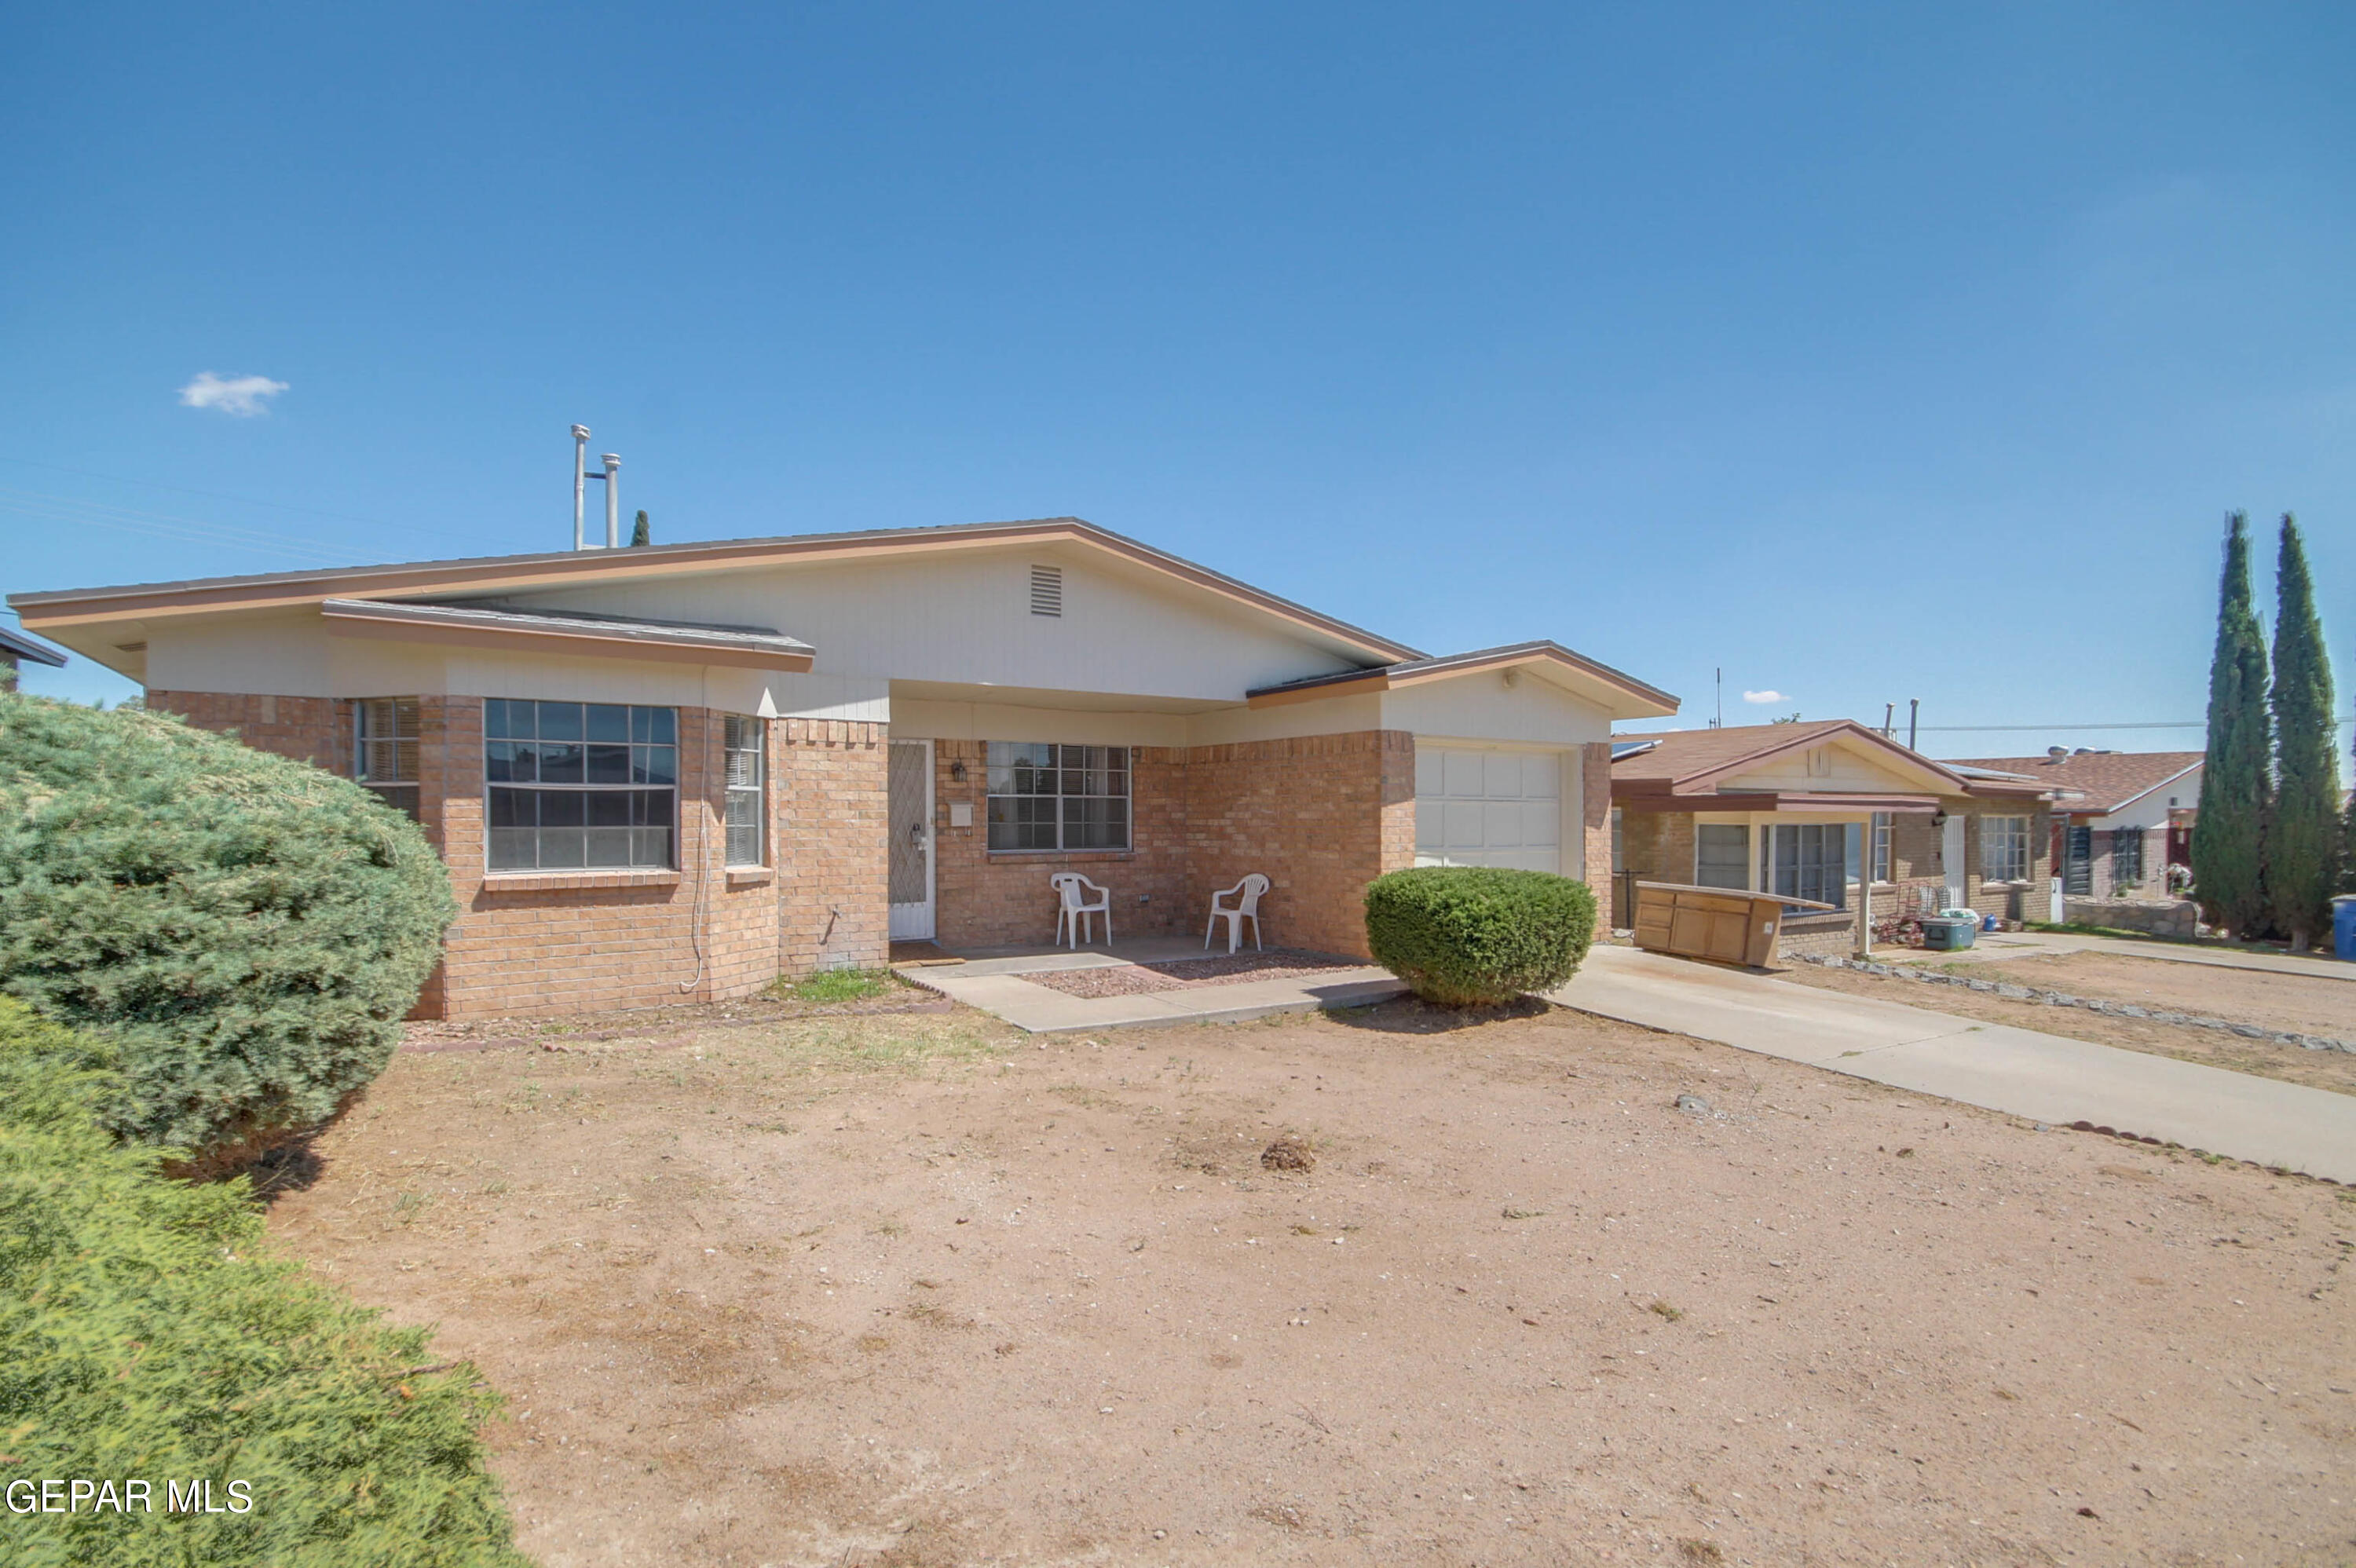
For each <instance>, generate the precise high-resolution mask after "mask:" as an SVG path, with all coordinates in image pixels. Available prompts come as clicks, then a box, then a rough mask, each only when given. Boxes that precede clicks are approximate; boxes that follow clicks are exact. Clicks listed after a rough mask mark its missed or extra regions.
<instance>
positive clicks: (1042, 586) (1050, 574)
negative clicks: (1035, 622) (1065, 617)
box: [1031, 566, 1064, 615]
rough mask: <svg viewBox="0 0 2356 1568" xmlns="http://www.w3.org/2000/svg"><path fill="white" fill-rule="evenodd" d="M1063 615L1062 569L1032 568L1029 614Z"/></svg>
mask: <svg viewBox="0 0 2356 1568" xmlns="http://www.w3.org/2000/svg"><path fill="white" fill-rule="evenodd" d="M1031 613H1033V615H1061V614H1062V613H1064V569H1063V568H1062V567H1060V566H1034V567H1033V568H1032V569H1031Z"/></svg>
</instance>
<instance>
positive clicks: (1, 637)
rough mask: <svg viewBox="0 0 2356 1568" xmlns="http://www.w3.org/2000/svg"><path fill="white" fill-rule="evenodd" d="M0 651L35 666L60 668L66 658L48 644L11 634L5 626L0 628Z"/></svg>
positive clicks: (21, 635) (22, 635)
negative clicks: (29, 661)
mask: <svg viewBox="0 0 2356 1568" xmlns="http://www.w3.org/2000/svg"><path fill="white" fill-rule="evenodd" d="M0 651H5V652H7V653H9V654H12V655H14V656H16V657H17V658H20V659H29V660H31V661H32V662H33V663H35V664H45V665H55V666H58V667H60V668H62V667H64V665H65V662H66V656H65V655H63V654H61V653H59V652H58V650H57V649H55V648H53V647H51V646H49V645H48V644H47V643H44V642H38V641H36V640H35V639H34V638H31V637H28V636H27V635H24V634H23V633H22V632H12V631H10V630H9V629H8V628H7V627H5V626H0Z"/></svg>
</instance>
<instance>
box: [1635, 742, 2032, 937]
mask: <svg viewBox="0 0 2356 1568" xmlns="http://www.w3.org/2000/svg"><path fill="white" fill-rule="evenodd" d="M1614 750H1615V752H1616V755H1615V756H1614V758H1613V760H1612V841H1613V856H1612V859H1613V862H1614V865H1615V867H1616V868H1617V869H1619V870H1620V871H1621V872H1622V873H1623V880H1646V881H1662V882H1684V883H1692V884H1697V885H1699V886H1703V887H1718V888H1740V889H1744V890H1747V891H1758V892H1772V893H1780V894H1783V896H1785V897H1787V898H1797V899H1807V900H1811V901H1815V902H1818V903H1827V904H1831V905H1833V906H1834V907H1835V908H1836V909H1837V910H1840V911H1844V912H1847V911H1853V910H1854V909H1855V907H1856V901H1857V898H1858V879H1859V877H1860V875H1863V874H1867V873H1868V871H1869V874H1870V876H1871V879H1872V884H1873V899H1874V905H1875V913H1876V917H1877V920H1879V919H1884V918H1890V919H1894V918H1898V917H1900V916H1902V915H1906V914H1913V913H1918V912H1923V911H1926V910H1929V909H1936V908H1944V907H1950V906H1967V907H1969V908H1972V909H1976V910H1978V911H1980V912H1983V913H1987V914H1994V915H1997V916H1998V917H2000V918H2003V919H2006V920H2011V921H2018V920H2022V919H2042V918H2044V916H2045V914H2046V913H2047V912H2048V908H2049V900H2048V898H2047V890H2046V880H2047V878H2048V877H2049V876H2050V875H2051V860H2050V858H2049V850H2048V848H2047V842H2048V839H2047V831H2048V813H2049V810H2050V803H2051V798H2052V796H2053V795H2054V793H2055V786H2053V785H2051V784H2044V783H2040V782H2038V781H2035V780H2030V779H2022V778H2017V777H2011V776H1999V775H1996V774H1992V773H1984V772H1982V771H1980V770H1976V769H1963V768H1958V767H1957V766H1955V765H1954V764H1953V763H1936V762H1933V761H1932V760H1931V759H1930V758H1928V757H1925V756H1923V755H1922V753H1920V752H1913V751H1910V750H1909V749H1907V748H1906V747H1904V746H1902V745H1900V744H1899V743H1898V742H1897V741H1892V740H1890V739H1889V738H1887V737H1885V736H1883V735H1882V734H1881V733H1880V732H1879V731H1874V730H1869V729H1868V728H1867V727H1866V726H1864V725H1862V724H1859V723H1857V722H1855V721H1854V720H1847V719H1834V720H1820V721H1818V722H1815V723H1793V724H1752V725H1742V726H1739V727H1736V728H1733V729H1720V730H1673V731H1664V732H1662V733H1658V734H1647V735H1622V736H1621V737H1620V738H1619V741H1618V742H1617V744H1616V745H1615V747H1614ZM1868 857H1870V859H1868ZM1621 891H1622V898H1623V899H1624V887H1623V888H1622V890H1621ZM1614 918H1615V923H1619V924H1622V925H1625V924H1626V923H1627V922H1628V919H1629V912H1628V911H1626V910H1624V909H1615V915H1614ZM1855 923H1856V922H1855V916H1854V914H1850V913H1838V914H1828V915H1827V914H1816V915H1793V916H1791V917H1789V918H1787V919H1786V920H1785V921H1784V923H1783V936H1782V945H1783V951H1785V952H1786V953H1813V952H1819V951H1821V952H1826V953H1836V952H1846V951H1847V949H1848V946H1849V944H1851V943H1852V942H1853V940H1854V937H1853V934H1852V933H1853V932H1854V929H1855Z"/></svg>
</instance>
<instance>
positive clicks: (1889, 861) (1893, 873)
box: [1872, 811, 1898, 882]
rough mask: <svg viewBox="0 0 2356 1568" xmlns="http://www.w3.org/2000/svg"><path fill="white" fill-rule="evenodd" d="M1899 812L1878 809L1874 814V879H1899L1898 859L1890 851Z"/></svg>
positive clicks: (1889, 880) (1882, 880)
mask: <svg viewBox="0 0 2356 1568" xmlns="http://www.w3.org/2000/svg"><path fill="white" fill-rule="evenodd" d="M1897 823H1898V814H1897V813H1895V812H1891V811H1877V812H1875V813H1874V814H1873V822H1872V829H1873V880H1875V881H1877V882H1894V881H1896V880H1898V875H1897V873H1898V860H1897V858H1896V857H1895V856H1894V855H1893V854H1891V852H1890V840H1891V838H1892V837H1894V836H1895V834H1896V831H1897Z"/></svg>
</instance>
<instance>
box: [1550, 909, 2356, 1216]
mask: <svg viewBox="0 0 2356 1568" xmlns="http://www.w3.org/2000/svg"><path fill="white" fill-rule="evenodd" d="M2122 945H2132V944H2122ZM1551 999H1552V1000H1555V1001H1558V1002H1560V1003H1562V1004H1563V1005H1564V1006H1566V1007H1571V1008H1579V1009H1580V1011H1582V1012H1590V1013H1595V1014H1598V1015H1600V1016H1601V1017H1604V1018H1609V1019H1621V1020H1622V1021H1623V1022H1627V1023H1633V1024H1642V1025H1644V1026H1645V1027H1646V1028H1649V1029H1668V1030H1672V1031H1674V1032H1676V1033H1678V1034H1687V1035H1694V1036H1697V1037H1698V1038H1700V1039H1702V1040H1717V1041H1719V1042H1720V1043H1721V1044H1725V1045H1731V1046H1736V1047H1739V1048H1740V1049H1741V1050H1744V1051H1759V1052H1761V1053H1762V1054H1763V1055H1767V1056H1780V1057H1783V1059H1784V1060H1786V1061H1804V1062H1806V1063H1808V1064H1809V1065H1811V1066H1815V1067H1827V1068H1830V1069H1832V1070H1833V1071H1834V1072H1846V1073H1849V1074H1851V1075H1853V1076H1855V1077H1858V1078H1870V1079H1872V1080H1874V1081H1875V1082H1877V1083H1888V1084H1891V1085H1893V1086H1895V1087H1897V1088H1901V1089H1910V1090H1913V1091H1915V1092H1917V1093H1924V1094H1936V1095H1939V1096H1941V1097H1942V1098H1944V1099H1949V1100H1961V1101H1963V1102H1964V1103H1965V1104H1972V1105H1982V1106H1986V1107H1987V1108H1988V1109H1990V1110H1995V1111H2005V1112H2009V1113H2011V1114H2012V1115H2019V1116H2029V1117H2032V1118H2034V1119H2036V1120H2039V1121H2043V1122H2052V1123H2059V1124H2068V1123H2071V1122H2080V1121H2083V1122H2091V1123H2093V1124H2094V1125H2096V1126H2105V1127H2113V1128H2115V1129H2117V1130H2118V1131H2120V1132H2122V1133H2133V1134H2136V1135H2139V1136H2146V1137H2155V1138H2158V1139H2160V1140H2161V1141H2163V1142H2167V1143H2177V1144H2182V1145H2184V1146H2185V1147H2188V1148H2199V1149H2206V1150H2208V1151H2209V1152H2211V1153H2212V1154H2220V1155H2226V1156H2230V1157H2233V1158H2235V1159H2247V1160H2254V1161H2256V1162H2257V1163H2259V1164H2261V1165H2268V1166H2280V1167H2282V1168H2284V1169H2286V1170H2298V1171H2305V1172H2307V1173H2308V1174H2309V1175H2312V1176H2328V1177H2330V1178H2332V1179H2334V1180H2338V1181H2345V1182H2356V1096H2351V1095H2346V1094H2335V1093H2331V1092H2330V1091H2329V1090H2325V1089H2309V1088H2307V1087H2304V1086H2303V1085H2300V1084H2296V1083H2278V1082H2276V1080H2274V1079H2271V1078H2255V1077H2252V1076H2250V1075H2249V1074H2247V1073H2242V1072H2225V1071H2224V1070H2222V1069H2221V1068H2215V1067H2203V1066H2200V1065H2198V1064H2197V1063H2194V1062H2190V1061H2177V1060H2175V1059H2174V1058H2173V1057H2166V1056H2151V1055H2147V1054H2145V1053H2144V1052H2141V1051H2121V1050H2118V1049H2116V1048H2115V1047H2113V1046H2107V1045H2094V1044H2092V1043H2090V1042H2088V1041H2085V1040H2066V1039H2063V1038H2062V1037H2061V1036H2060V1035H2051V1034H2040V1033H2039V1032H2037V1031H2036V1030H2034V1029H2014V1028H2011V1027H2010V1026H2008V1025H2005V1024H1984V1023H1974V1022H1973V1021H1972V1020H1970V1019H1958V1018H1952V1017H1949V1016H1948V1015H1946V1014H1944V1013H1935V1012H1930V1011H1927V1010H1925V1009H1923V1008H1910V1007H1907V1006H1905V1005H1904V1004H1902V1003H1898V1002H1885V1001H1880V1000H1878V999H1875V998H1872V997H1851V996H1846V995H1843V994H1841V993H1839V992H1835V991H1822V990H1818V989H1816V988H1815V987H1810V986H1798V985H1794V984H1793V983H1791V982H1790V981H1787V980H1775V979H1770V978H1768V977H1767V976H1761V975H1752V974H1749V973H1745V972H1742V971H1739V970H1733V969H1722V968H1719V967H1716V966H1715V965H1707V964H1698V963H1689V962H1687V961H1686V960H1683V959H1677V958H1665V957H1661V956H1659V955H1655V954H1650V953H1640V952H1638V951H1636V950H1635V949H1634V948H1629V947H1599V948H1596V949H1595V950H1594V951H1593V952H1591V953H1590V954H1589V955H1588V957H1587V962H1586V964H1585V965H1584V966H1582V967H1581V968H1580V972H1579V974H1578V976H1576V977H1574V978H1573V979H1572V981H1571V982H1570V984H1569V985H1568V986H1566V987H1563V988H1562V989H1561V990H1559V991H1557V992H1555V993H1553V996H1552V998H1551Z"/></svg>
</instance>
